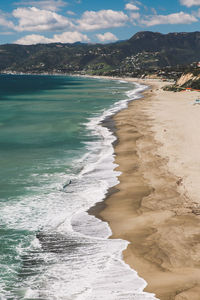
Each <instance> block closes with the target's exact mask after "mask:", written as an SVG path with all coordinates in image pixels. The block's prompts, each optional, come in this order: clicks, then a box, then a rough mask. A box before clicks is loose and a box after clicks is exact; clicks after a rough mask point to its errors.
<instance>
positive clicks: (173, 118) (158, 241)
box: [98, 77, 200, 300]
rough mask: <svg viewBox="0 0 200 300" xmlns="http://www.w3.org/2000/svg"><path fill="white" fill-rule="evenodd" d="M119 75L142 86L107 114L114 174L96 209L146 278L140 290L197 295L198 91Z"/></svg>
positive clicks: (164, 298)
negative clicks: (140, 93) (113, 138)
mask: <svg viewBox="0 0 200 300" xmlns="http://www.w3.org/2000/svg"><path fill="white" fill-rule="evenodd" d="M101 78H102V77H101ZM106 78H107V77H106ZM110 79H112V78H110ZM118 79H120V78H118ZM121 79H122V80H127V81H138V82H139V83H142V84H146V85H149V86H150V89H149V90H148V91H145V92H144V98H142V99H139V100H136V101H132V102H131V103H129V107H128V109H125V110H122V111H121V112H119V113H117V114H116V115H115V116H114V117H113V120H114V122H115V126H116V135H117V137H118V143H117V144H116V145H115V154H116V159H115V162H116V163H117V164H118V165H119V167H118V168H117V170H118V171H121V172H122V174H121V175H120V177H119V181H120V183H119V184H118V185H117V186H116V187H115V193H109V194H108V196H107V198H106V200H105V202H104V205H103V206H102V210H101V211H100V212H98V216H100V217H101V218H102V219H103V220H105V221H107V222H108V223H109V225H110V227H111V229H112V233H113V234H112V237H111V238H120V239H125V240H127V241H129V242H130V244H129V246H128V248H127V250H125V251H124V253H123V256H124V260H125V261H126V262H127V263H128V264H129V265H130V266H131V267H132V268H133V269H135V270H136V271H137V272H138V274H139V276H141V277H142V278H144V279H145V280H146V281H147V283H148V285H147V287H146V289H145V291H147V292H151V293H154V294H156V297H157V298H159V299H161V300H172V299H175V300H181V299H188V300H197V299H198V300H199V299H200V184H199V174H200V152H199V149H200V134H199V128H200V105H198V104H197V105H193V104H194V101H195V99H196V98H197V97H199V95H200V93H198V92H184V93H183V92H178V93H174V92H167V91H163V90H162V89H161V87H162V86H163V85H164V84H166V83H163V82H161V81H156V80H138V79H130V78H128V79H126V78H121Z"/></svg>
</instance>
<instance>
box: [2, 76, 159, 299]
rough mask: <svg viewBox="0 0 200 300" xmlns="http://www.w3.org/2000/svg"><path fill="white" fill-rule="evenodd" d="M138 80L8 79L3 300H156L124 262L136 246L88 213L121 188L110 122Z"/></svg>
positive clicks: (137, 88)
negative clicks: (128, 249)
mask: <svg viewBox="0 0 200 300" xmlns="http://www.w3.org/2000/svg"><path fill="white" fill-rule="evenodd" d="M143 89H144V87H143V86H140V85H138V84H132V83H128V82H126V81H119V80H118V81H117V80H116V81H115V80H105V79H95V78H83V77H70V76H33V75H1V76H0V257H1V259H0V299H1V300H4V299H6V300H7V299H9V300H15V299H16V300H19V299H27V300H33V299H34V300H36V299H40V300H73V299H77V300H84V299H89V300H100V299H105V300H108V299H109V300H123V299H124V300H129V299H131V300H153V299H155V298H154V296H153V295H151V294H148V293H144V292H143V289H144V287H145V285H146V283H145V281H144V280H143V279H141V278H139V277H138V275H137V273H136V272H135V271H134V270H132V269H130V267H129V266H128V265H126V264H125V263H124V262H123V260H122V251H123V250H124V249H126V247H127V245H128V242H127V241H123V240H117V239H116V240H113V239H109V236H110V235H111V230H110V228H109V226H108V224H107V223H105V222H102V221H101V220H99V219H97V218H95V217H94V216H92V215H89V214H88V213H87V210H88V209H89V208H90V207H92V206H93V205H95V203H97V202H99V201H102V199H103V198H104V197H105V195H106V193H107V191H108V189H109V188H110V187H113V186H114V185H116V184H117V183H118V176H119V175H120V173H119V172H116V171H115V170H114V169H115V167H116V165H115V163H114V151H113V146H112V143H113V142H114V141H115V139H116V138H115V136H114V135H113V133H112V131H110V130H109V129H108V128H106V127H105V126H102V124H101V122H102V121H103V120H105V119H106V118H108V117H110V116H111V115H113V114H115V113H116V112H117V111H119V110H121V109H123V108H125V107H127V103H128V102H129V101H130V100H134V99H137V98H138V97H139V92H140V91H142V90H143Z"/></svg>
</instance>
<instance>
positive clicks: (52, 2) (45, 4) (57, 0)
mask: <svg viewBox="0 0 200 300" xmlns="http://www.w3.org/2000/svg"><path fill="white" fill-rule="evenodd" d="M14 4H15V5H23V6H27V5H28V6H29V7H30V6H34V7H37V8H40V9H45V10H51V11H57V10H59V9H60V8H61V7H64V6H66V5H67V2H65V1H63V0H37V1H36V0H26V1H19V2H16V3H14Z"/></svg>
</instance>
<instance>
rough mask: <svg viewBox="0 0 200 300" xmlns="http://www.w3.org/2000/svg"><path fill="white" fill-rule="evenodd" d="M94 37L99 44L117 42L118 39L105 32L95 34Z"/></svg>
mask: <svg viewBox="0 0 200 300" xmlns="http://www.w3.org/2000/svg"><path fill="white" fill-rule="evenodd" d="M96 37H97V38H98V40H99V41H100V42H107V41H117V40H118V38H117V37H116V36H115V35H114V34H113V33H111V32H106V33H104V34H96Z"/></svg>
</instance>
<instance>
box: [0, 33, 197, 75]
mask: <svg viewBox="0 0 200 300" xmlns="http://www.w3.org/2000/svg"><path fill="white" fill-rule="evenodd" d="M197 61H200V32H198V31H197V32H191V33H187V32H180V33H168V34H161V33H158V32H150V31H142V32H138V33H136V34H135V35H134V36H133V37H131V38H130V39H129V40H126V41H120V42H116V43H111V44H106V45H105V44H83V43H74V44H61V43H53V44H37V45H30V46H25V45H16V44H6V45H0V72H11V71H14V72H23V73H44V72H48V73H52V72H56V73H86V74H98V75H129V76H134V75H135V74H137V73H141V72H143V71H145V72H146V71H151V70H159V69H160V68H170V67H174V66H181V65H182V66H183V65H188V64H191V63H194V62H197Z"/></svg>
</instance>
